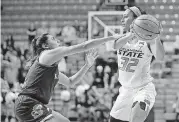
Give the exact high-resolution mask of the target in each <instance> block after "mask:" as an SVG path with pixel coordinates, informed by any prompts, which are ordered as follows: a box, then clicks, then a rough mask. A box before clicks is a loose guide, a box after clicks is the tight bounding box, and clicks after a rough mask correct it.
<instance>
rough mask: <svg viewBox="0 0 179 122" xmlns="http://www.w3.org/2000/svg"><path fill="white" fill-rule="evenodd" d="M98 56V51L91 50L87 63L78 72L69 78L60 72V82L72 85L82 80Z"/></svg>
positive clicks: (68, 85)
mask: <svg viewBox="0 0 179 122" xmlns="http://www.w3.org/2000/svg"><path fill="white" fill-rule="evenodd" d="M96 58H97V52H96V51H94V50H92V51H90V52H89V53H88V54H87V56H86V63H85V65H84V66H83V67H82V68H81V69H80V70H79V71H78V72H77V73H76V74H74V75H73V76H71V77H69V78H68V77H67V76H66V75H64V74H62V73H60V72H59V83H60V84H63V85H65V86H67V87H70V86H74V85H75V84H77V83H78V82H80V80H81V78H83V76H84V75H85V74H86V72H87V71H88V70H89V68H90V67H91V66H92V65H93V63H94V61H95V59H96Z"/></svg>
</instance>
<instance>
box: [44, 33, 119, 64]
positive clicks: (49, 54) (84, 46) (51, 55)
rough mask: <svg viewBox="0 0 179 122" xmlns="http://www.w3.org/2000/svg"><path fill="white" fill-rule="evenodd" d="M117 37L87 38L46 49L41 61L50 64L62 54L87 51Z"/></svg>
mask: <svg viewBox="0 0 179 122" xmlns="http://www.w3.org/2000/svg"><path fill="white" fill-rule="evenodd" d="M117 38H119V36H118V37H117V36H110V37H105V38H100V39H93V40H89V41H86V42H83V43H81V44H77V45H73V46H69V47H58V48H55V49H52V50H48V51H46V52H44V53H43V54H42V56H43V61H44V62H45V64H48V65H52V64H54V63H55V62H57V61H59V60H60V59H61V58H62V57H64V56H68V55H72V54H76V53H80V52H84V51H87V50H89V49H91V48H95V47H97V46H98V45H100V44H103V43H105V42H108V41H111V40H115V39H117ZM51 59H53V60H51Z"/></svg>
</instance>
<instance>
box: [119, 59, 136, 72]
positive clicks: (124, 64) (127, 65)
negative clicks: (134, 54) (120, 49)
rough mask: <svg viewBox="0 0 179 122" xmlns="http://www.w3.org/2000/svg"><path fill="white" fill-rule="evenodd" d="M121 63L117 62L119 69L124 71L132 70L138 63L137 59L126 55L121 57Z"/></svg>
mask: <svg viewBox="0 0 179 122" xmlns="http://www.w3.org/2000/svg"><path fill="white" fill-rule="evenodd" d="M120 60H121V64H119V69H120V70H122V71H126V72H134V71H135V69H134V68H136V67H135V66H137V64H138V63H139V59H136V58H128V57H121V59H120Z"/></svg>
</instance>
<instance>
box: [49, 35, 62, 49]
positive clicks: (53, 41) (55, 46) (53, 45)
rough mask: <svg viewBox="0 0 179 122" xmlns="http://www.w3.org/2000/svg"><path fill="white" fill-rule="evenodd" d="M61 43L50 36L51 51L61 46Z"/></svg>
mask: <svg viewBox="0 0 179 122" xmlns="http://www.w3.org/2000/svg"><path fill="white" fill-rule="evenodd" d="M59 42H60V41H59V40H58V39H56V38H55V37H53V36H51V35H48V42H47V43H48V47H49V48H50V49H54V48H57V47H59V46H60V43H59Z"/></svg>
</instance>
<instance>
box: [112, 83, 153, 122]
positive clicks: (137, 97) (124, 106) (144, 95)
mask: <svg viewBox="0 0 179 122" xmlns="http://www.w3.org/2000/svg"><path fill="white" fill-rule="evenodd" d="M155 96H156V91H155V86H154V84H153V83H152V82H150V83H148V84H147V85H145V86H143V87H140V88H137V89H126V88H124V87H121V90H120V94H119V95H118V97H117V99H116V101H115V103H114V105H113V107H112V110H111V112H110V115H111V116H112V117H114V118H115V119H119V120H124V121H129V119H130V114H131V110H132V105H133V103H134V102H135V101H143V102H147V103H148V105H149V111H150V110H151V108H152V107H153V105H154V102H155Z"/></svg>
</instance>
